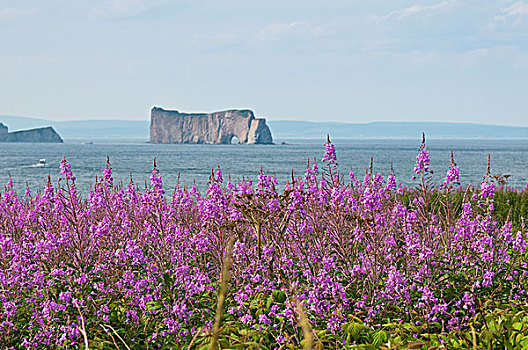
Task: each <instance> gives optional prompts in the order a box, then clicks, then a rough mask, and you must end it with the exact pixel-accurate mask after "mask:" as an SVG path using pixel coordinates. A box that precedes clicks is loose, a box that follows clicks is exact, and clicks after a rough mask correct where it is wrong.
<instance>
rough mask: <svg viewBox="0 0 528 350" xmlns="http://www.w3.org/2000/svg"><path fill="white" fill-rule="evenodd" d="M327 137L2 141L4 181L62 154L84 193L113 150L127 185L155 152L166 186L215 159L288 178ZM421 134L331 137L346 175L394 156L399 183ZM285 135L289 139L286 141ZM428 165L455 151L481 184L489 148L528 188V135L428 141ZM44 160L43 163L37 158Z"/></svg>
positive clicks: (463, 176) (0, 176)
mask: <svg viewBox="0 0 528 350" xmlns="http://www.w3.org/2000/svg"><path fill="white" fill-rule="evenodd" d="M324 141H325V140H276V142H277V144H275V145H178V144H175V145H161V144H148V143H141V142H136V143H134V142H127V143H124V142H108V141H105V142H94V143H87V142H65V143H63V144H37V143H1V144H0V147H1V148H2V151H1V152H0V182H1V183H3V184H5V183H7V180H8V177H9V175H11V178H12V181H13V184H14V187H15V189H16V190H17V192H19V193H23V192H22V191H23V190H24V189H25V187H26V183H27V184H28V185H29V186H30V188H31V190H32V191H37V190H42V189H43V188H44V186H45V184H46V182H47V178H48V175H49V176H50V177H51V179H52V181H53V182H54V183H56V181H57V179H58V174H59V164H60V161H61V159H62V157H63V156H65V157H66V159H67V160H68V161H69V162H70V163H71V164H72V170H73V172H74V175H75V176H76V177H77V186H78V188H79V189H80V191H81V193H83V194H85V193H86V192H87V191H88V190H89V188H90V184H93V183H94V181H95V179H96V177H100V176H101V174H102V171H103V168H104V166H105V164H106V156H107V155H108V156H109V157H110V162H111V165H112V169H113V175H114V181H115V182H116V183H117V182H122V183H123V184H124V185H126V184H128V183H129V181H130V176H132V178H133V180H134V182H135V183H136V184H139V185H140V186H144V183H145V182H146V181H148V178H149V175H150V172H151V170H152V165H153V159H154V157H156V163H157V167H158V169H159V171H160V172H161V175H162V179H163V183H164V187H165V188H166V190H168V191H170V190H172V189H173V188H174V187H175V186H176V185H177V183H178V178H179V184H180V186H182V187H183V186H191V185H192V184H193V183H196V185H197V186H198V187H199V188H200V189H201V190H203V189H204V188H205V187H206V185H207V181H208V178H209V174H210V173H211V168H213V167H214V168H216V167H217V166H218V165H219V166H220V167H221V169H222V171H223V173H224V179H227V178H229V177H231V179H233V180H241V179H242V178H244V177H245V178H248V177H249V178H250V179H253V180H255V179H256V176H257V174H258V172H259V170H260V168H261V167H262V168H263V170H264V171H267V172H268V173H275V174H276V176H277V178H278V181H279V184H284V183H286V181H287V180H288V179H289V178H290V177H291V170H292V169H293V171H294V174H295V175H296V176H302V175H303V172H304V169H305V168H306V163H307V160H308V159H310V162H313V160H314V158H315V159H316V161H317V162H318V164H319V168H320V169H321V168H322V166H323V165H322V163H321V158H322V156H323V153H324ZM420 141H421V140H420V139H419V138H417V139H416V140H396V139H384V140H337V139H336V140H333V143H334V144H335V147H336V152H337V159H338V164H339V169H340V170H341V171H344V173H345V174H347V175H348V171H349V170H350V167H351V166H352V168H353V170H354V172H355V173H356V176H357V177H359V178H360V179H362V178H363V175H364V173H365V169H366V168H367V167H368V166H369V164H370V157H371V156H372V157H373V165H374V169H375V170H376V171H378V172H382V173H383V174H387V173H388V171H389V169H390V163H391V162H392V163H393V168H394V172H395V174H396V180H397V182H401V183H404V184H406V185H412V184H413V181H411V176H412V175H413V167H414V163H415V160H416V154H417V150H418V147H419V146H420ZM282 142H285V144H282ZM427 145H428V147H429V150H430V159H431V166H430V167H431V169H433V170H434V171H435V175H434V178H435V180H436V182H437V183H441V182H442V181H443V177H444V176H445V172H446V170H447V167H448V166H449V162H450V152H451V150H453V151H454V154H455V162H456V163H457V164H458V166H459V168H460V180H461V182H462V184H478V183H480V181H481V180H482V177H483V175H484V174H485V172H486V163H487V156H488V154H490V155H491V173H492V175H500V174H508V175H511V176H510V177H509V179H508V184H509V185H512V186H514V187H524V186H525V185H526V184H528V140H429V141H428V142H427ZM42 158H44V159H46V164H45V165H44V166H42V165H40V164H39V159H42Z"/></svg>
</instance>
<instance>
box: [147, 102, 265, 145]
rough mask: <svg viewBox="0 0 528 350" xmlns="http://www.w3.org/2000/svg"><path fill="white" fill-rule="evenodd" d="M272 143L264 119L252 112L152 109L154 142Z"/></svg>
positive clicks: (151, 140)
mask: <svg viewBox="0 0 528 350" xmlns="http://www.w3.org/2000/svg"><path fill="white" fill-rule="evenodd" d="M235 137H236V138H237V139H238V143H241V144H272V143H273V138H272V136H271V131H270V129H269V127H268V126H267V125H266V120H265V119H263V118H255V115H254V113H253V111H251V110H248V109H243V110H238V109H232V110H227V111H222V112H214V113H181V112H178V111H170V110H165V109H163V108H159V107H154V108H152V111H151V115H150V142H151V143H198V144H202V143H203V144H230V143H231V141H232V140H233V138H235Z"/></svg>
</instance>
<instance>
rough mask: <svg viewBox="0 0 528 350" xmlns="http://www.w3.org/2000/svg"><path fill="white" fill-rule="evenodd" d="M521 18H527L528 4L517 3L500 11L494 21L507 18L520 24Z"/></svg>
mask: <svg viewBox="0 0 528 350" xmlns="http://www.w3.org/2000/svg"><path fill="white" fill-rule="evenodd" d="M523 17H528V2H525V1H517V2H516V3H514V4H511V5H510V6H508V7H505V8H503V9H502V10H501V14H500V15H498V16H496V17H495V18H494V19H495V21H504V20H507V19H509V18H516V19H517V22H521V21H522V20H523Z"/></svg>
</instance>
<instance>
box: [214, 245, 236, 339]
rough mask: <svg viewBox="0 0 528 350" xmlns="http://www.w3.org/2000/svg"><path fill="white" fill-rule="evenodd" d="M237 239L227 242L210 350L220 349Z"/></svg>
mask: <svg viewBox="0 0 528 350" xmlns="http://www.w3.org/2000/svg"><path fill="white" fill-rule="evenodd" d="M234 244H235V239H234V238H233V237H232V238H231V239H230V240H229V243H228V244H227V251H226V255H225V257H224V264H223V268H222V277H221V279H220V292H219V293H218V302H217V304H216V315H215V323H214V326H213V337H212V339H211V343H210V344H209V350H216V349H218V335H219V334H220V324H221V322H222V314H223V313H224V302H225V299H226V296H227V287H228V284H229V278H230V277H231V275H230V273H229V271H230V270H231V266H232V265H233V258H232V257H233V246H234Z"/></svg>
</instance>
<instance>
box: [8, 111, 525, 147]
mask: <svg viewBox="0 0 528 350" xmlns="http://www.w3.org/2000/svg"><path fill="white" fill-rule="evenodd" d="M0 123H4V124H5V125H7V126H9V129H10V130H12V131H16V130H25V129H30V128H38V127H46V126H52V127H53V128H54V129H55V130H56V131H57V132H58V133H59V134H60V135H61V136H62V138H63V139H65V140H75V139H79V140H81V139H82V140H87V139H94V140H96V139H97V140H104V139H108V140H111V139H113V140H119V139H135V140H138V141H145V142H146V141H148V140H149V136H150V134H149V132H150V122H149V121H148V120H144V121H143V120H140V121H133V120H79V121H63V122H57V121H51V120H46V119H39V118H29V117H17V116H1V115H0ZM267 124H268V125H269V126H270V129H271V132H272V134H273V138H274V139H279V140H280V139H324V138H326V134H330V136H331V137H332V138H334V139H336V138H337V139H339V138H340V139H355V138H371V139H372V138H417V137H420V135H421V133H422V132H425V133H426V135H427V138H429V139H431V138H447V139H449V138H453V139H461V138H468V139H470V138H473V139H477V138H497V139H516V138H517V139H526V138H528V127H517V126H504V125H489V124H476V123H448V122H372V123H338V122H306V121H283V120H280V121H273V120H268V121H267Z"/></svg>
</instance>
